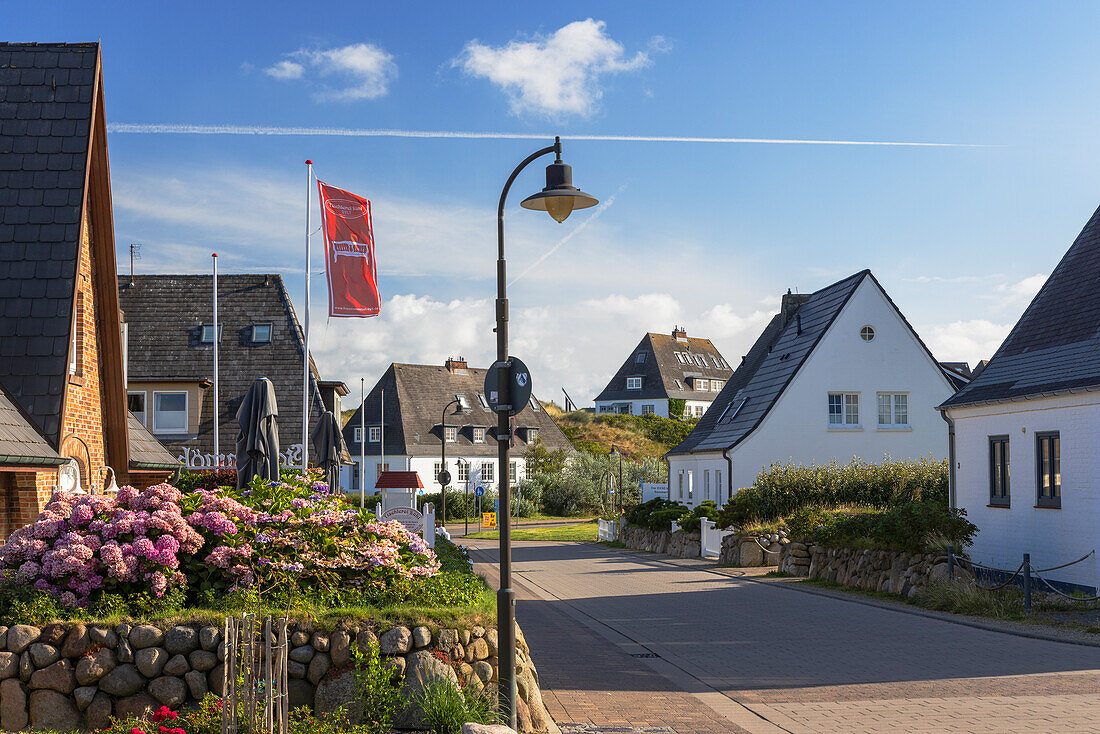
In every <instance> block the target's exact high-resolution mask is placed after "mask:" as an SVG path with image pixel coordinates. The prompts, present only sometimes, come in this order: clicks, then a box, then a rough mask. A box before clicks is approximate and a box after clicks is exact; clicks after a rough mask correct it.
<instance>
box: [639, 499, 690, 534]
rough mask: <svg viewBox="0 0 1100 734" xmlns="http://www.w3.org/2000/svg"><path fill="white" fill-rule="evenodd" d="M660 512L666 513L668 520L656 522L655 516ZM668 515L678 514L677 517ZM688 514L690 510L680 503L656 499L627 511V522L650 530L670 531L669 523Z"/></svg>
mask: <svg viewBox="0 0 1100 734" xmlns="http://www.w3.org/2000/svg"><path fill="white" fill-rule="evenodd" d="M659 512H664V513H666V516H667V518H668V519H667V520H665V519H664V518H663V517H662V519H661V520H654V519H653V516H654V515H655V514H657V513H659ZM667 513H676V514H675V515H672V514H667ZM687 513H688V509H687V508H686V507H684V506H683V505H681V504H680V503H679V502H672V501H671V500H666V499H664V498H662V497H654V498H653V499H651V500H650V501H648V502H643V503H642V504H640V505H635V506H634V507H632V508H630V509H629V510H627V511H626V521H627V522H628V523H630V524H631V525H637V526H639V527H643V528H649V529H650V530H668V529H669V522H670V521H671V520H672V519H673V518H675V517H681V516H683V515H686V514H687Z"/></svg>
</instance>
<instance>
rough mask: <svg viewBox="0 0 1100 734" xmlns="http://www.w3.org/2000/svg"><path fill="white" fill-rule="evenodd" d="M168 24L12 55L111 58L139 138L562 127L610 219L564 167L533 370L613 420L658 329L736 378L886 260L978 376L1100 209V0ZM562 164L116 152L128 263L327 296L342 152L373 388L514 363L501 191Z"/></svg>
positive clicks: (525, 315) (378, 144)
mask: <svg viewBox="0 0 1100 734" xmlns="http://www.w3.org/2000/svg"><path fill="white" fill-rule="evenodd" d="M148 7H150V8H154V7H155V10H148V11H141V12H138V11H135V10H134V7H133V6H130V5H124V4H121V3H104V4H90V3H86V2H85V3H45V2H44V3H37V4H27V3H24V4H21V5H20V7H19V9H18V10H17V11H16V12H14V13H13V12H8V13H6V14H5V19H4V29H5V32H4V33H3V34H2V35H3V36H4V37H5V38H6V39H8V40H18V41H31V40H37V41H56V40H64V41H82V40H95V39H101V40H102V42H103V55H104V71H105V88H106V95H107V116H108V122H109V123H111V124H113V125H116V126H117V125H123V124H126V125H131V126H136V127H131V128H121V129H123V130H125V129H130V130H135V129H136V130H150V129H161V128H153V127H149V126H155V125H163V126H169V127H168V128H167V129H173V128H171V126H177V125H200V126H225V125H230V126H238V127H239V128H242V129H252V128H256V127H264V128H291V127H295V128H301V127H325V128H341V129H356V130H362V129H381V128H384V129H394V130H422V131H425V130H426V131H459V132H462V131H465V132H507V133H519V134H531V135H537V134H542V133H545V134H548V135H552V134H555V133H557V134H560V135H562V136H563V138H565V158H566V161H567V162H569V163H571V164H572V165H573V169H574V180H575V182H576V183H577V185H579V186H581V187H582V188H584V189H585V190H587V191H589V192H590V193H593V194H595V195H596V196H598V197H599V198H601V199H602V200H603V201H604V203H605V205H604V206H603V207H602V208H600V209H598V210H589V211H587V212H579V213H577V214H575V215H574V216H573V217H572V218H570V219H569V220H568V221H567V222H566V223H565V224H563V225H558V224H556V223H554V222H552V221H551V220H550V219H549V218H548V217H546V216H545V215H537V214H535V213H531V212H527V211H524V210H521V209H519V207H518V202H519V200H520V199H522V198H523V196H525V195H527V194H528V193H531V192H533V191H535V190H537V189H538V188H541V186H542V185H543V184H542V181H541V177H542V166H541V164H535V165H534V166H532V167H531V168H529V169H528V171H527V172H526V173H525V174H524V175H523V176H522V177H521V178H520V180H519V181H518V182H517V184H516V186H515V188H514V189H513V199H512V201H511V203H512V205H511V207H510V208H509V210H508V214H507V227H508V233H509V238H508V253H509V267H510V272H511V273H512V274H513V275H518V274H520V273H522V272H524V271H525V270H527V269H528V268H529V267H530V266H532V265H533V264H534V263H536V261H538V260H539V258H541V257H542V256H544V255H547V253H548V252H549V251H550V250H552V249H553V248H554V247H555V246H557V245H559V244H560V247H558V249H556V250H554V251H553V252H552V254H549V256H547V257H545V259H543V260H542V261H541V262H538V264H537V265H536V266H535V267H533V268H531V269H530V270H529V271H528V272H526V274H524V275H523V277H521V278H519V279H518V280H517V281H516V282H515V284H514V285H513V286H512V288H511V290H510V296H511V298H512V308H513V326H512V330H513V352H514V353H516V354H517V355H518V356H521V357H523V358H524V359H525V361H527V363H528V364H529V365H531V367H532V369H533V372H534V378H535V380H536V383H535V389H536V392H537V393H538V394H540V396H541V397H543V398H545V399H550V398H558V396H560V388H561V387H562V386H564V387H566V389H568V390H569V391H570V393H571V394H572V395H573V397H574V398H576V399H577V400H578V401H579V402H581V403H586V402H588V401H589V400H590V399H591V397H593V396H594V395H595V393H596V392H598V391H599V389H600V388H601V387H602V384H603V382H604V381H605V380H606V379H607V378H608V377H609V376H610V375H611V374H612V373H613V372H614V371H615V369H616V367H617V366H618V364H619V363H620V362H621V361H622V359H624V358H625V356H626V354H627V353H628V351H629V350H630V349H631V348H632V347H633V346H634V345H635V344H636V343H637V341H638V340H639V339H640V338H641V336H642V334H643V333H644V332H645V331H658V332H665V331H669V330H671V328H672V326H673V325H674V324H683V325H685V326H686V327H687V329H688V331H689V333H691V334H694V335H702V336H709V337H711V338H712V339H713V340H714V341H715V342H716V344H717V345H718V346H719V348H720V349H721V350H722V351H723V352H724V354H725V355H726V357H727V359H729V360H730V361H731V362H736V360H737V359H738V358H739V356H740V355H741V354H743V353H744V352H745V351H746V350H747V348H748V346H749V345H750V344H751V342H752V340H753V339H754V338H755V336H756V334H757V332H758V331H759V328H760V327H761V326H762V325H763V323H764V322H765V320H766V318H767V317H768V315H769V314H770V313H772V312H773V310H774V309H775V307H776V306H777V303H778V298H779V295H780V294H781V293H783V292H784V291H786V289H787V288H792V289H795V290H799V291H803V292H805V291H812V290H816V289H817V288H820V287H823V286H825V285H828V284H829V283H831V282H833V281H835V280H837V279H839V278H842V277H844V276H846V275H848V274H851V273H853V272H856V271H858V270H860V269H862V268H871V269H872V270H873V271H874V272H875V274H876V275H877V276H878V277H879V279H880V281H881V282H882V283H883V285H884V286H885V288H886V289H887V291H888V292H889V293H890V294H891V296H892V297H893V298H894V300H895V301H896V302H897V303H898V305H899V306H900V307H901V308H902V310H903V311H904V312H905V314H906V315H907V316H908V318H909V320H910V322H911V323H913V324H914V326H915V327H916V329H917V331H918V332H919V333H920V334H921V336H922V337H923V338H924V339H925V340H926V341H927V342H928V343H929V345H930V346H931V348H932V350H933V351H934V353H935V354H936V355H937V357H939V358H940V359H944V360H967V361H970V362H971V363H973V362H975V361H977V360H978V359H980V358H983V357H988V356H990V355H991V353H992V351H993V350H994V349H995V348H996V346H997V345H998V344H999V342H1000V340H1001V339H1002V338H1003V336H1004V334H1005V333H1007V330H1008V329H1009V328H1010V327H1011V325H1012V324H1013V323H1014V322H1015V320H1016V319H1017V318H1018V316H1019V314H1020V313H1021V312H1022V310H1023V308H1024V307H1025V306H1026V304H1027V302H1028V300H1029V298H1030V297H1031V295H1033V294H1034V292H1035V290H1037V288H1038V286H1039V285H1040V284H1041V283H1042V280H1043V278H1045V276H1046V275H1047V274H1048V273H1049V272H1050V270H1051V269H1052V268H1053V266H1054V264H1055V263H1056V262H1057V261H1058V259H1059V258H1060V257H1061V255H1062V253H1063V252H1064V251H1065V250H1066V248H1067V247H1068V246H1069V243H1070V242H1071V241H1072V239H1073V237H1074V236H1075V235H1076V234H1077V232H1078V231H1079V230H1080V228H1081V226H1082V225H1083V224H1084V222H1085V221H1086V219H1087V218H1088V217H1089V215H1090V214H1091V213H1092V211H1093V209H1094V208H1095V207H1096V205H1097V203H1098V199H1100V196H1098V195H1097V194H1098V193H1100V186H1098V183H1100V181H1098V179H1100V168H1098V167H1097V166H1096V165H1095V161H1096V160H1097V159H1098V158H1100V144H1098V141H1097V136H1096V133H1095V130H1096V120H1097V119H1100V115H1098V113H1100V110H1098V109H1097V108H1098V106H1100V104H1098V101H1100V93H1098V92H1100V89H1098V87H1100V71H1098V68H1097V66H1096V64H1095V51H1094V48H1095V38H1094V34H1092V33H1091V30H1092V29H1094V28H1095V27H1096V26H1097V23H1098V21H1100V6H1098V5H1096V4H1095V3H1069V2H1066V3H1058V4H1056V5H1054V4H1034V3H1005V2H996V3H992V2H990V3H980V2H979V3H967V4H960V3H951V2H943V3H921V4H919V5H917V4H905V5H903V4H900V3H881V2H867V3H856V2H847V3H828V2H805V3H741V2H728V3H706V4H702V3H700V4H673V3H667V2H660V3H658V2H631V3H625V2H624V3H602V4H594V3H573V2H558V3H553V4H545V3H543V4H535V3H498V4H489V3H481V4H474V5H470V4H466V5H456V4H454V3H415V2H405V3H386V4H381V3H339V2H329V3H326V4H324V5H323V6H322V5H317V6H314V7H313V8H308V9H307V8H306V7H304V4H301V3H273V2H265V3H205V2H192V3H186V4H184V3H178V4H172V5H170V6H169V5H160V4H157V5H155V6H154V5H149V6H148ZM570 135H576V136H583V135H597V136H598V135H616V136H617V135H625V136H650V137H653V136H656V137H661V136H677V137H678V136H698V137H737V138H766V139H814V140H832V141H894V142H941V143H956V144H961V145H960V146H958V147H898V146H850V145H802V144H795V145H792V144H724V143H723V144H719V143H670V142H608V141H582V140H572V141H571V140H569V139H568V138H569V136H570ZM546 142H549V141H546ZM542 144H544V143H543V142H542V141H541V140H536V139H531V140H517V139H476V140H471V139H453V138H444V139H423V138H406V137H371V136H357V137H350V136H336V135H300V136H289V135H225V134H219V135H214V134H179V133H165V132H121V131H117V130H116V131H115V132H112V133H111V134H110V140H109V145H110V154H111V172H112V182H113V187H114V203H115V223H116V232H117V241H118V244H119V262H120V270H123V269H125V257H124V255H125V250H126V246H127V245H128V243H130V242H141V243H143V245H144V247H143V255H144V257H143V260H142V261H141V262H139V263H138V270H139V271H140V272H205V271H206V270H207V269H208V267H209V253H210V252H213V251H217V252H218V253H219V255H220V259H219V264H220V265H221V267H222V270H223V271H227V270H228V271H230V272H263V271H275V272H281V273H283V275H284V276H285V277H286V279H287V283H288V287H289V288H290V292H291V294H292V297H293V298H294V299H295V301H296V303H298V304H299V305H300V303H301V300H302V277H301V271H302V267H303V238H304V234H303V230H304V221H303V219H304V213H303V207H304V200H303V197H304V190H305V170H304V166H303V161H304V160H305V159H306V158H312V159H313V160H314V161H315V163H316V172H317V175H318V176H319V177H320V178H321V179H323V180H325V181H327V182H329V183H331V184H333V185H336V186H340V187H342V188H347V189H350V190H352V191H355V192H356V193H359V194H360V195H362V196H365V197H368V198H370V199H372V201H373V202H374V207H373V209H374V215H375V236H376V251H377V256H378V260H379V267H380V269H381V281H380V288H381V291H382V294H383V298H384V306H383V314H382V316H380V317H378V318H375V319H366V320H348V319H332V320H331V321H330V320H328V319H327V318H325V316H324V313H325V308H326V304H325V302H324V297H325V295H324V294H325V291H324V288H323V281H322V279H320V278H318V279H316V280H315V281H314V283H315V286H316V287H315V288H314V289H313V302H314V307H315V310H314V314H315V320H314V324H315V329H314V332H313V351H314V355H315V357H316V359H317V361H318V363H319V365H320V366H321V368H322V371H323V372H324V373H325V374H326V376H331V377H337V378H341V379H344V380H346V381H347V382H348V383H349V385H354V386H355V387H357V384H356V383H358V380H359V378H360V377H365V378H366V379H367V382H368V385H369V384H370V383H372V382H373V381H374V380H375V379H377V377H378V375H379V374H380V373H381V371H382V369H384V367H385V365H387V364H388V363H389V362H391V361H400V362H440V361H442V360H443V359H444V358H445V357H447V356H448V355H451V354H462V355H464V356H466V357H467V358H469V359H470V360H471V361H473V362H476V363H479V364H484V363H486V362H488V361H489V359H490V358H491V355H492V353H493V335H492V333H491V320H492V302H491V299H492V296H493V291H494V282H493V278H494V257H495V226H494V222H493V218H494V214H495V205H496V199H497V196H498V195H499V190H500V186H501V185H502V183H503V181H504V179H505V178H506V177H507V175H508V173H509V172H510V171H511V169H512V167H513V166H514V165H515V164H516V163H517V162H518V161H519V160H521V159H522V158H523V157H524V156H525V155H527V153H528V152H530V151H531V150H534V149H535V148H536V147H539V146H540V145H542ZM609 200H610V204H608V201H609ZM593 212H595V213H593ZM315 221H316V217H315ZM564 238H567V239H566V241H565V242H564V243H562V240H563V239H564ZM320 245H321V243H320V241H319V240H316V241H315V248H314V249H315V253H317V254H319V253H320V249H321V247H320ZM322 266H323V258H321V257H316V258H315V259H314V263H313V268H314V269H315V270H319V269H320V268H321V267H322ZM317 314H320V316H316V315H317Z"/></svg>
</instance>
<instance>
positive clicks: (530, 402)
mask: <svg viewBox="0 0 1100 734" xmlns="http://www.w3.org/2000/svg"><path fill="white" fill-rule="evenodd" d="M527 403H528V405H530V406H531V410H533V411H535V412H536V413H538V412H539V401H537V400H535V398H534V396H531V398H530V399H529V400H528V401H527Z"/></svg>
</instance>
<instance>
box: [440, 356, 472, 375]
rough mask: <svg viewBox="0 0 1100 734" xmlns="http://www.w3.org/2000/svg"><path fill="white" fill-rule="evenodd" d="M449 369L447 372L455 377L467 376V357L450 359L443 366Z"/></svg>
mask: <svg viewBox="0 0 1100 734" xmlns="http://www.w3.org/2000/svg"><path fill="white" fill-rule="evenodd" d="M443 366H444V367H446V368H447V371H448V372H450V373H452V374H455V375H465V374H467V367H466V358H465V357H448V358H447V361H446V362H445V363H444V365H443Z"/></svg>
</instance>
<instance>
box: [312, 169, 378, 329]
mask: <svg viewBox="0 0 1100 734" xmlns="http://www.w3.org/2000/svg"><path fill="white" fill-rule="evenodd" d="M317 189H318V190H319V191H320V196H321V221H322V223H323V224H324V230H325V273H326V275H327V276H328V303H329V306H328V313H329V316H377V315H378V311H379V310H380V308H381V305H382V304H381V299H380V298H379V296H378V271H377V269H376V268H375V264H374V227H373V225H371V218H370V201H368V200H367V199H363V198H361V197H359V196H356V195H355V194H352V193H349V192H347V191H344V190H342V189H338V188H336V187H334V186H329V185H328V184H326V183H323V182H322V181H320V180H318V181H317Z"/></svg>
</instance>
